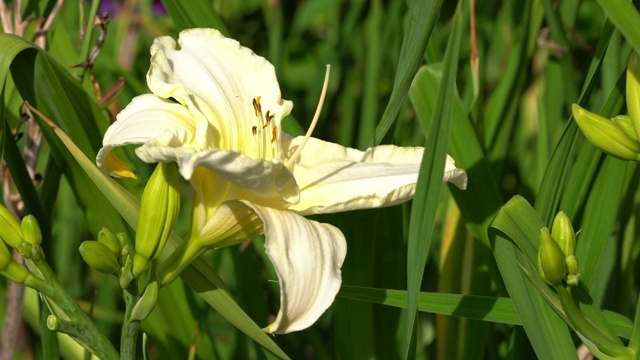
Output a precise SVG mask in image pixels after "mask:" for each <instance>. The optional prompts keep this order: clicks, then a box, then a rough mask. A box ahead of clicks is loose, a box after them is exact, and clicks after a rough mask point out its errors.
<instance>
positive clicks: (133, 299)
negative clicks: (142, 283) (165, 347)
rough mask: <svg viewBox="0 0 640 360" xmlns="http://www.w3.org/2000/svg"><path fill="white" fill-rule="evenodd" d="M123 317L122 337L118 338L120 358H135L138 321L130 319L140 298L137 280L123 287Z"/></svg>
mask: <svg viewBox="0 0 640 360" xmlns="http://www.w3.org/2000/svg"><path fill="white" fill-rule="evenodd" d="M123 291H124V302H125V306H126V309H125V317H124V321H123V323H122V337H121V338H120V356H121V357H120V358H121V359H123V360H129V359H136V352H137V345H138V330H139V329H140V321H130V320H129V319H130V318H131V312H132V311H133V308H134V306H135V305H136V303H137V302H138V300H139V299H140V294H139V293H138V283H137V281H133V282H131V285H129V287H128V288H126V289H124V290H123Z"/></svg>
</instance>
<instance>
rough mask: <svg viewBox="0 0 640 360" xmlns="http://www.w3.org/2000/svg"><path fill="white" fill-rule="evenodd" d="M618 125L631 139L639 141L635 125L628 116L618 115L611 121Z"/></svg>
mask: <svg viewBox="0 0 640 360" xmlns="http://www.w3.org/2000/svg"><path fill="white" fill-rule="evenodd" d="M611 121H613V122H614V123H616V125H618V126H620V129H622V131H624V132H625V133H626V134H627V135H629V137H630V138H632V139H634V140H636V141H637V140H638V139H637V138H636V130H635V129H634V128H633V123H632V122H631V118H630V117H629V116H628V115H618V116H615V117H614V118H613V119H611Z"/></svg>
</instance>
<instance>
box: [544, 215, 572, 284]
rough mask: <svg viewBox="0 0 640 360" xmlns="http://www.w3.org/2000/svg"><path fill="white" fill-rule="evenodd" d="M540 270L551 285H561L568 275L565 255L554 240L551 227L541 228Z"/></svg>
mask: <svg viewBox="0 0 640 360" xmlns="http://www.w3.org/2000/svg"><path fill="white" fill-rule="evenodd" d="M538 272H539V273H540V276H542V279H543V280H544V281H545V282H546V283H547V284H549V285H553V286H556V285H560V284H561V283H562V280H563V279H564V277H565V276H566V275H567V263H566V262H565V256H564V254H563V253H562V250H561V249H560V246H558V243H556V242H555V240H553V238H552V237H551V233H549V229H547V228H546V227H545V228H542V229H540V249H538Z"/></svg>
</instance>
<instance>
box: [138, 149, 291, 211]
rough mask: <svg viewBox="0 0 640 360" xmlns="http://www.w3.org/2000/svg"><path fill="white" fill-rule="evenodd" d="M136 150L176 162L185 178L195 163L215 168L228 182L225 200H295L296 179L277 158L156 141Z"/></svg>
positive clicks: (281, 202) (140, 154)
mask: <svg viewBox="0 0 640 360" xmlns="http://www.w3.org/2000/svg"><path fill="white" fill-rule="evenodd" d="M136 154H137V155H138V157H140V158H141V159H143V160H144V161H149V162H152V161H155V162H160V161H162V162H170V161H176V162H178V165H179V168H180V174H181V175H182V176H183V177H184V178H185V179H187V180H190V179H191V178H192V176H193V174H194V173H195V171H196V168H197V167H203V168H206V169H208V170H211V171H213V172H215V173H216V174H218V175H220V176H221V177H222V179H220V180H223V181H224V180H227V181H229V182H231V187H230V189H229V190H228V193H227V195H226V196H225V199H226V200H234V199H244V200H249V201H252V202H256V203H258V204H262V205H267V206H271V207H276V208H283V207H285V206H288V205H290V204H293V203H297V202H298V200H299V196H300V192H299V190H298V186H297V184H296V180H295V178H294V177H293V174H291V172H290V171H289V169H287V167H286V166H284V164H283V163H282V162H281V161H280V160H262V159H253V158H250V157H248V156H247V155H245V154H243V153H241V152H238V151H227V150H222V149H210V150H204V151H200V152H197V153H188V152H185V151H181V149H176V148H175V147H172V146H166V145H165V144H159V145H156V143H148V144H145V145H143V146H141V147H139V148H137V149H136ZM211 186H222V184H220V183H218V184H211ZM220 200H223V199H220Z"/></svg>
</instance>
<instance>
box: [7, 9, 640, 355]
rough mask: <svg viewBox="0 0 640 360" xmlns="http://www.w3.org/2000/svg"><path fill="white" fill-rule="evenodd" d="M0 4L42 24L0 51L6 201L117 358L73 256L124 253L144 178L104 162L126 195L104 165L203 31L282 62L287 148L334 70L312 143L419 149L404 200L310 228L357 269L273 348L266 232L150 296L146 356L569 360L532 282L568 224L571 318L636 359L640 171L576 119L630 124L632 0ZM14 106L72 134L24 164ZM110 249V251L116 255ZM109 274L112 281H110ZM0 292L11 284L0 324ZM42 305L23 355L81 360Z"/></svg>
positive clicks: (637, 41) (186, 198)
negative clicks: (111, 146)
mask: <svg viewBox="0 0 640 360" xmlns="http://www.w3.org/2000/svg"><path fill="white" fill-rule="evenodd" d="M0 3H3V4H5V3H6V5H8V6H9V7H15V6H18V5H19V4H22V6H23V8H22V9H20V10H21V11H20V15H21V18H22V19H29V17H31V19H40V18H43V19H45V20H46V18H47V17H49V16H50V15H51V14H52V13H53V14H55V18H52V22H51V27H50V28H49V29H48V32H47V34H46V35H45V38H46V42H42V41H41V40H42V37H40V38H39V40H37V39H36V37H38V36H37V28H36V27H37V21H30V22H28V23H25V24H26V27H25V28H24V31H23V32H22V33H19V34H18V35H23V36H16V35H11V34H5V33H2V34H0V84H2V91H1V92H0V94H1V95H0V160H2V161H3V165H2V167H1V168H0V174H2V175H3V176H2V177H1V178H2V179H5V178H9V177H10V178H11V181H9V182H7V186H3V187H2V190H1V191H0V192H1V193H2V194H3V196H4V197H3V200H2V201H1V202H2V204H5V205H7V207H8V208H12V209H17V211H20V212H21V214H22V215H26V214H31V215H33V216H34V217H35V219H37V222H38V224H39V226H40V229H41V232H42V234H41V235H42V244H41V246H42V250H43V251H44V254H45V256H46V259H47V261H48V263H49V264H50V265H51V267H52V268H53V270H54V272H55V273H56V275H57V278H58V279H59V280H60V282H61V284H62V286H64V288H65V289H66V290H67V291H68V293H69V294H71V295H72V296H73V297H74V298H75V299H78V303H79V305H80V307H81V308H82V309H83V310H85V311H86V312H87V313H89V314H90V315H91V317H92V318H93V319H94V320H95V322H96V324H97V327H98V328H99V329H100V331H102V332H103V333H104V334H105V335H106V337H107V338H108V339H109V340H110V341H111V342H112V343H113V344H116V347H117V344H119V337H120V332H121V331H120V328H121V327H122V325H123V321H125V320H123V319H124V317H125V311H126V310H125V308H128V307H127V306H125V301H124V300H123V298H122V296H121V295H122V291H121V290H122V289H120V287H119V286H118V280H117V279H115V278H114V277H113V276H111V275H103V274H100V273H98V272H96V271H94V270H92V269H90V268H89V267H88V266H87V264H85V263H83V262H82V261H81V256H80V252H79V250H78V249H79V247H80V246H81V243H82V242H83V241H86V240H90V239H99V238H100V237H104V236H105V233H104V232H101V229H102V228H103V227H104V228H108V229H109V231H110V232H112V234H111V235H110V236H112V237H113V234H117V233H125V234H127V236H128V237H129V238H131V239H133V238H135V234H134V230H135V229H136V227H137V222H138V215H139V199H140V198H141V197H142V193H143V187H144V185H145V184H146V183H147V181H148V179H149V177H150V176H151V173H152V170H153V167H152V166H150V165H149V164H146V163H143V162H142V161H141V160H140V159H138V158H137V157H136V155H135V153H134V151H133V150H134V149H133V148H132V147H124V148H121V149H117V150H116V153H117V155H118V156H119V157H120V158H122V159H123V160H125V162H126V163H127V164H129V165H130V166H131V168H132V169H134V172H135V173H136V175H137V176H138V179H115V178H110V177H108V176H106V175H104V174H103V173H102V172H100V171H99V169H97V168H96V166H95V157H96V154H97V152H98V150H99V149H100V147H101V146H102V138H103V135H104V133H105V131H106V129H107V127H108V126H109V124H110V123H112V122H113V121H114V120H115V116H116V115H117V114H118V113H119V112H120V111H121V110H122V109H123V108H124V107H125V106H126V105H127V104H128V103H129V102H130V101H131V99H132V98H133V97H135V96H137V95H140V94H143V93H147V92H148V89H147V87H146V83H145V81H146V80H145V76H146V72H147V70H148V67H149V48H150V46H151V43H152V42H153V39H154V38H155V37H158V36H170V37H172V38H177V36H178V33H179V31H180V30H183V29H188V28H191V27H215V28H217V29H219V30H220V31H221V32H222V33H224V34H225V35H227V36H230V37H232V38H235V39H237V40H238V41H240V43H241V44H243V45H244V46H246V47H249V48H251V49H252V50H254V51H255V52H256V53H257V54H258V55H260V56H263V57H265V58H267V59H268V60H269V61H270V62H271V63H273V64H274V66H275V68H276V72H277V75H278V79H279V82H280V87H281V91H282V95H283V98H285V99H289V100H292V101H293V102H294V104H295V107H294V109H293V112H292V114H291V115H290V116H289V117H287V118H286V119H285V120H284V122H283V125H282V126H283V128H284V131H286V132H288V133H290V134H293V135H299V134H304V132H305V131H306V128H307V126H308V125H309V123H310V121H311V118H312V116H313V113H314V111H315V107H316V103H317V101H318V98H319V95H320V89H321V85H322V79H323V76H324V68H325V64H327V63H329V64H331V66H332V76H331V82H330V84H329V91H328V94H327V100H326V101H325V106H324V109H323V113H322V115H321V118H320V122H319V124H318V126H317V127H316V129H315V131H314V137H318V138H321V139H325V140H330V141H333V142H337V143H340V144H342V145H344V146H351V147H357V148H360V149H361V150H363V149H364V148H366V147H367V146H371V145H377V144H381V143H385V144H386V143H390V144H396V145H401V146H424V147H425V149H426V151H425V153H424V157H423V162H422V168H421V171H420V177H419V180H418V183H417V189H416V195H415V199H414V200H413V202H412V203H409V204H403V205H399V206H394V207H390V208H384V209H373V210H365V211H360V212H353V213H352V212H349V213H338V214H332V215H318V216H315V217H314V219H315V220H318V221H321V222H326V223H331V224H334V225H336V226H337V227H339V228H340V230H341V231H342V232H343V233H344V234H345V237H346V239H347V243H348V255H347V258H346V260H345V264H344V265H343V267H342V278H343V285H342V288H341V290H340V293H339V294H338V297H337V298H336V300H335V302H334V304H333V306H332V307H331V308H329V310H328V311H327V312H326V313H325V315H323V316H322V317H321V318H320V319H319V320H318V321H317V322H316V323H315V324H314V325H313V326H312V327H310V328H308V329H306V330H303V331H300V332H296V333H292V334H287V335H278V336H277V337H272V336H269V335H267V334H266V333H264V332H263V331H262V329H261V328H263V327H265V326H266V325H268V324H269V323H270V322H271V321H272V320H273V318H274V317H275V315H276V314H277V311H278V309H279V303H280V298H279V290H278V285H277V284H275V281H276V280H277V275H276V273H275V271H274V269H273V267H272V265H271V263H270V262H269V260H268V257H267V255H266V254H265V250H264V246H263V239H262V238H259V239H256V240H254V241H253V242H252V243H245V244H242V245H239V246H233V247H228V248H223V249H219V250H215V251H210V252H208V253H205V254H204V255H203V256H202V257H201V258H199V259H198V260H197V261H195V262H194V263H193V264H192V265H191V266H189V267H188V269H187V270H186V271H185V272H184V273H183V274H182V276H181V280H178V281H177V282H175V283H173V284H171V285H170V286H167V287H163V288H161V289H160V290H159V291H158V292H157V293H150V294H152V295H153V297H154V299H153V300H154V301H153V304H154V305H155V308H154V310H153V312H151V314H150V315H149V314H147V312H144V316H145V317H146V315H149V317H148V318H146V319H145V320H144V321H143V322H142V323H141V331H143V332H144V333H145V334H146V335H147V336H148V340H146V348H145V349H144V352H145V354H148V355H149V357H150V358H152V359H155V358H186V357H191V358H216V359H217V358H220V359H234V358H248V359H257V358H260V359H261V358H287V357H289V358H294V359H300V358H319V359H329V358H343V359H361V358H381V359H401V358H419V359H432V358H439V359H445V358H459V359H477V358H491V359H512V358H518V359H520V358H524V359H527V358H535V357H537V358H541V359H555V358H562V359H564V358H576V357H577V355H576V349H577V348H578V347H579V346H580V345H581V344H582V343H584V342H585V341H586V340H588V336H587V335H585V333H584V332H583V331H581V329H580V328H579V326H577V325H576V324H575V323H574V322H572V321H571V319H570V318H569V317H567V315H566V313H565V310H564V308H563V304H562V303H561V301H560V299H559V297H558V293H557V291H556V289H555V288H553V287H550V286H548V285H547V284H546V283H545V282H544V281H543V279H542V278H541V277H540V276H539V274H538V263H537V261H538V260H537V256H538V255H537V254H538V247H539V242H540V230H541V229H542V228H543V227H548V228H550V227H551V225H552V221H553V219H554V216H556V214H557V213H558V212H560V211H563V212H564V213H566V215H567V216H568V219H569V220H570V222H571V223H572V224H573V226H574V229H576V230H577V231H578V235H577V238H576V239H577V240H576V243H575V256H576V259H577V261H578V263H579V269H578V276H579V283H578V286H576V287H574V288H573V289H572V291H571V296H573V298H574V299H575V301H576V303H577V306H578V310H579V311H580V312H581V313H582V314H584V316H585V317H586V318H587V319H588V320H589V321H590V322H591V323H593V324H594V325H595V326H596V327H598V328H599V329H601V332H602V333H604V334H605V336H606V337H608V338H609V339H615V340H616V341H617V340H618V338H622V339H629V340H630V341H629V346H630V348H632V349H635V350H636V353H640V352H638V351H637V350H638V348H639V347H640V345H639V344H640V310H639V309H640V308H639V307H638V306H639V305H638V304H640V302H639V301H638V300H639V299H638V291H639V290H640V282H639V281H638V280H639V279H638V276H637V274H638V269H639V268H640V259H639V257H640V246H639V245H638V244H639V242H638V241H637V239H638V235H637V229H638V228H639V225H640V219H639V218H638V216H637V214H638V208H639V205H640V191H639V188H640V187H639V186H638V185H639V184H640V170H638V168H637V166H636V164H635V163H633V162H627V161H623V160H619V159H616V158H613V157H611V156H608V155H606V154H604V153H602V152H601V151H600V150H598V149H597V148H596V147H594V146H593V145H591V144H590V143H589V142H588V141H587V140H586V139H585V137H584V136H583V134H582V133H581V132H580V130H579V128H578V126H577V125H576V122H575V121H574V120H573V119H572V116H573V115H572V111H571V109H572V106H573V104H574V103H576V104H578V105H579V106H580V107H582V108H584V109H587V110H588V111H590V112H591V113H594V114H598V115H599V117H602V119H603V121H608V119H609V118H613V117H615V116H617V115H619V114H623V115H624V114H627V113H628V112H629V111H627V109H628V108H630V104H626V103H625V76H626V65H627V60H628V59H629V55H630V54H631V52H632V51H633V50H634V49H640V37H639V35H638V34H640V31H638V30H639V28H638V27H639V26H640V25H639V24H640V22H639V21H637V20H638V19H640V14H639V13H638V11H637V10H636V5H635V4H634V3H633V2H629V1H624V0H616V1H613V0H611V1H609V0H597V1H578V0H563V1H559V2H556V1H551V0H544V1H532V0H524V1H485V2H476V1H474V0H459V1H457V2H447V1H439V0H426V1H422V0H415V1H402V0H391V1H380V0H372V1H365V0H351V1H347V0H300V1H297V2H283V1H275V0H269V1H257V0H256V1H245V0H232V1H214V0H197V1H180V0H163V1H162V4H163V5H164V7H163V9H164V10H158V7H157V5H158V4H157V3H159V2H156V1H152V0H143V1H131V0H125V1H107V0H103V1H102V2H100V1H94V2H92V3H91V2H88V1H67V2H64V5H63V6H62V8H60V9H59V12H56V11H58V9H57V8H56V5H55V3H56V1H49V0H46V1H45V0H42V1H35V0H34V1H22V2H20V1H7V0H0ZM100 3H102V5H103V7H104V8H105V9H107V5H113V8H109V10H108V11H109V15H110V17H111V19H110V22H109V23H108V24H105V25H104V27H103V28H101V27H100V26H99V25H98V26H92V23H93V16H94V15H96V14H98V13H99V6H100ZM472 5H473V6H472ZM14 15H15V14H14ZM1 19H2V18H0V22H1V21H2V20H1ZM12 19H13V18H12ZM42 24H44V22H42ZM3 25H4V29H5V31H4V32H6V31H7V29H8V30H11V31H12V32H20V31H21V30H20V29H19V28H15V27H14V26H10V27H7V24H3ZM105 29H106V32H104V31H105ZM80 34H86V36H85V37H84V38H83V37H81V35H80ZM98 39H101V41H102V40H104V42H103V43H100V45H99V46H97V45H96V41H97V40H98ZM42 45H44V46H45V47H44V49H42V48H40V46H42ZM92 49H99V50H100V52H99V54H98V53H96V52H95V51H94V52H92ZM93 55H96V56H97V57H96V58H95V59H93V58H92V60H91V61H92V65H91V66H90V67H86V66H84V67H83V66H80V67H78V65H82V64H83V63H84V65H86V61H87V60H88V59H89V58H91V57H92V56H93ZM120 79H123V81H124V82H120ZM407 95H408V97H407ZM25 101H27V102H28V103H29V104H30V106H32V107H33V109H37V111H39V112H40V113H42V114H43V115H44V116H45V117H46V118H48V119H49V120H51V121H52V122H53V123H55V124H56V125H57V127H59V128H60V129H61V130H62V131H63V132H64V133H62V132H61V131H58V130H57V129H54V128H52V127H51V126H50V125H49V124H47V122H46V121H45V120H44V119H43V118H41V117H40V116H37V115H36V116H33V119H34V120H35V123H33V122H31V125H29V126H33V127H35V126H39V127H40V129H41V130H42V135H43V139H42V146H41V147H40V149H39V152H38V153H39V155H38V156H37V158H33V157H31V155H30V154H29V153H28V152H25V148H29V146H31V145H29V144H28V142H29V141H32V140H33V139H32V138H31V137H30V136H31V135H30V132H29V129H28V125H26V124H25V123H24V122H23V118H26V117H27V116H28V113H29V112H28V111H27V110H26V108H25V106H24V102H25ZM627 101H628V100H627ZM635 105H637V104H635ZM31 113H32V114H33V112H31ZM619 120H620V119H619ZM623 120H624V119H623ZM65 134H66V135H65ZM627 135H628V134H627ZM445 153H448V154H450V155H451V156H452V157H453V158H454V159H455V160H456V165H457V166H458V167H459V168H461V169H464V170H465V171H466V173H467V175H468V179H469V182H468V188H467V189H466V190H464V191H463V190H460V189H458V188H455V187H454V186H442V185H441V170H442V168H443V162H444V159H445ZM5 164H6V166H5ZM32 170H34V171H32ZM3 181H5V180H3ZM7 181H8V180H7ZM180 186H181V195H182V196H181V198H180V201H181V204H180V208H181V212H180V214H179V215H178V220H177V222H176V225H175V228H174V232H173V233H172V234H171V236H170V237H169V239H168V241H167V244H166V247H165V251H164V252H163V253H162V254H161V255H160V257H159V261H162V260H164V259H166V258H167V257H168V256H169V253H170V252H171V250H172V249H174V248H175V247H176V244H178V243H179V242H180V241H183V239H184V238H185V237H186V236H188V234H189V228H190V224H189V219H190V216H191V214H190V213H189V210H188V209H190V208H191V207H192V203H193V194H192V193H191V192H190V190H189V189H190V188H189V185H188V184H187V183H186V182H184V181H183V182H182V183H181V185H180ZM16 197H19V201H17V202H16V201H14V199H15V198H16ZM185 209H187V210H185ZM247 240H251V239H247ZM109 241H110V244H111V246H110V247H108V248H105V249H112V250H114V249H116V250H117V249H123V251H126V249H127V247H126V246H123V245H127V244H118V243H115V242H114V241H116V240H115V237H114V238H113V239H110V240H109ZM5 242H6V241H5ZM14 242H15V241H14ZM89 244H91V245H92V246H94V245H95V244H101V243H97V242H95V244H94V243H93V242H91V243H89ZM129 245H132V244H129ZM85 247H86V245H85ZM103 247H104V246H103ZM129 248H133V247H132V246H130V247H129ZM5 255H7V254H6V253H5ZM83 255H84V254H83ZM120 255H122V254H118V255H117V257H118V259H120ZM154 255H155V254H154ZM123 256H124V255H123ZM7 259H8V257H7ZM110 260H112V259H110ZM108 265H109V269H108V270H109V271H108V272H110V273H114V272H116V273H117V272H118V270H119V268H120V267H121V265H122V264H116V265H115V268H114V264H113V261H110V262H109V264H108ZM112 270H113V271H112ZM141 281H142V282H143V283H144V282H147V281H153V279H148V278H146V275H142V277H141ZM141 290H143V288H142V289H141ZM153 290H154V291H155V290H156V289H155V288H154V289H153ZM9 292H10V287H9V286H8V282H6V281H2V282H0V304H1V305H2V306H0V309H5V305H7V304H9V302H10V300H8V299H7V296H6V295H7V294H9ZM138 295H140V294H138ZM156 295H157V299H155V296H156ZM156 300H157V303H156ZM127 305H129V304H127ZM150 307H151V308H153V306H150ZM50 310H53V311H54V312H55V311H56V309H55V308H52V309H49V308H47V307H46V306H44V303H40V305H39V306H38V295H37V294H36V293H35V292H34V291H31V290H28V291H27V292H26V294H25V302H24V315H23V317H24V319H25V320H26V322H27V323H28V327H29V331H28V336H29V337H30V342H29V343H30V344H31V346H32V348H31V349H18V350H17V351H19V352H20V353H19V355H16V356H17V357H20V356H30V355H35V357H36V358H52V357H56V356H63V357H64V358H68V359H78V358H81V357H84V356H85V355H84V353H83V350H82V349H81V348H79V347H78V345H77V343H75V342H74V341H72V340H70V338H69V337H67V336H56V334H55V333H53V332H51V331H50V330H48V329H47V327H46V320H47V315H48V314H49V311H50ZM0 315H2V316H9V315H11V312H10V311H6V310H0ZM631 319H633V321H632V320H631ZM3 330H4V329H3ZM625 341H626V340H625ZM618 342H619V341H618ZM140 344H142V342H140ZM140 344H139V345H138V347H140V346H141V345H140ZM531 349H532V350H533V351H531ZM139 354H142V350H141V349H139Z"/></svg>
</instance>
